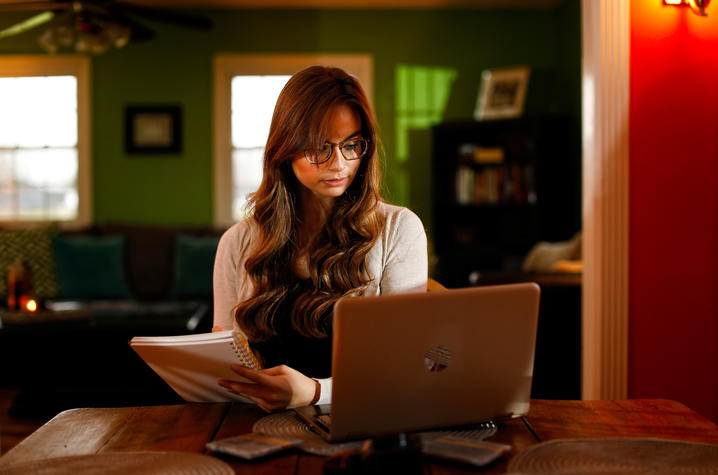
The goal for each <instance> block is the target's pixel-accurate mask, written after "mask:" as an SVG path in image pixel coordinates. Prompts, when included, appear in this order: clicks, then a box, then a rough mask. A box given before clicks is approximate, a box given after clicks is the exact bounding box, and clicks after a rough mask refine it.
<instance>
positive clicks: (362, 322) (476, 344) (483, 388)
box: [295, 283, 540, 441]
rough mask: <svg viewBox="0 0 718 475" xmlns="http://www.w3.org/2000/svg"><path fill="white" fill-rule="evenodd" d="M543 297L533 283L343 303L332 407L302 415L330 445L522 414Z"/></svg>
mask: <svg viewBox="0 0 718 475" xmlns="http://www.w3.org/2000/svg"><path fill="white" fill-rule="evenodd" d="M539 294H540V291H539V287H538V285H536V284H534V283H525V284H508V285H495V286H486V287H472V288H465V289H450V290H443V291H436V292H422V293H412V294H397V295H385V296H377V297H362V298H343V299H341V300H339V301H338V302H337V303H336V305H335V307H334V351H333V357H332V377H333V385H332V404H331V407H329V406H309V407H304V408H299V409H296V410H295V411H296V413H297V414H298V415H299V416H300V417H301V418H302V419H303V420H304V421H305V422H306V423H308V424H310V425H311V427H312V428H313V429H314V430H315V431H316V432H318V433H319V434H320V435H322V437H324V438H325V439H326V440H329V441H339V440H346V439H354V438H363V437H368V436H375V435H381V434H386V433H392V432H400V431H401V432H404V431H415V430H424V429H430V428H440V427H449V426H458V425H466V424H472V423H478V422H484V421H487V420H490V419H496V418H500V417H506V416H519V415H524V414H526V413H527V412H528V409H529V399H530V394H531V378H532V375H533V362H534V347H535V344H536V325H537V321H538V309H539Z"/></svg>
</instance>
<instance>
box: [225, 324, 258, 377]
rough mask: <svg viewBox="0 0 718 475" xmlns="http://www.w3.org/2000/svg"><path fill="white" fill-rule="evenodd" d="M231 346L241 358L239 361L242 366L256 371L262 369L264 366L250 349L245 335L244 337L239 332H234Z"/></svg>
mask: <svg viewBox="0 0 718 475" xmlns="http://www.w3.org/2000/svg"><path fill="white" fill-rule="evenodd" d="M231 344H232V347H233V348H234V352H235V353H236V354H237V356H238V357H239V361H240V363H241V365H242V366H244V367H246V368H251V369H256V370H260V369H262V365H261V364H259V361H258V360H257V357H256V356H255V355H254V352H253V351H252V349H251V348H250V347H249V342H248V341H247V339H246V338H245V337H244V335H242V334H241V333H240V332H238V331H234V332H232V343H231Z"/></svg>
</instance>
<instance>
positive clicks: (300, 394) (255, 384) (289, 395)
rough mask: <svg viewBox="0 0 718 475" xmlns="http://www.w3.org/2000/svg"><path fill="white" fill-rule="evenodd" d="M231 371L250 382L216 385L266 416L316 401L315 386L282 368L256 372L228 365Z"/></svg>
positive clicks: (313, 382)
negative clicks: (261, 410) (253, 403)
mask: <svg viewBox="0 0 718 475" xmlns="http://www.w3.org/2000/svg"><path fill="white" fill-rule="evenodd" d="M232 371H234V372H235V373H237V374H238V375H240V376H242V377H244V378H246V379H248V380H249V381H251V382H249V383H247V382H245V383H242V382H239V381H230V380H225V379H222V380H219V381H218V383H219V385H220V386H222V387H223V388H225V389H227V390H228V391H230V392H233V393H235V394H238V395H240V396H244V397H246V398H248V399H250V400H251V401H253V402H255V403H256V404H257V405H258V406H259V407H261V408H262V409H264V410H265V411H267V412H272V411H278V410H282V409H291V408H294V407H301V406H308V405H310V404H313V403H314V402H316V400H317V399H319V392H320V391H321V389H320V385H319V383H318V382H317V381H316V380H314V379H312V378H309V377H307V376H304V375H303V374H302V373H300V372H299V371H297V370H295V369H292V368H290V367H289V366H286V365H280V366H275V367H273V368H268V369H263V370H259V371H257V370H253V369H249V368H245V367H243V366H240V365H232Z"/></svg>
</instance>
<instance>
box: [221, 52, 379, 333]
mask: <svg viewBox="0 0 718 475" xmlns="http://www.w3.org/2000/svg"><path fill="white" fill-rule="evenodd" d="M339 104H346V105H348V106H349V107H350V108H351V109H352V110H353V111H354V112H355V113H356V114H357V115H358V116H359V118H360V120H361V124H362V127H361V134H362V137H364V138H365V139H367V140H368V150H367V153H366V155H365V156H364V157H363V158H361V163H360V165H359V170H358V171H357V174H356V176H355V178H354V180H353V182H352V183H351V185H350V186H349V188H348V189H347V190H346V192H344V194H342V195H341V196H340V197H338V198H337V199H335V200H334V205H333V209H332V210H330V212H329V215H328V218H327V222H326V225H325V226H324V228H323V230H322V231H321V232H320V233H319V235H318V236H317V237H316V238H315V240H314V241H313V242H312V244H311V246H310V253H309V278H310V279H311V284H312V285H311V286H305V287H303V291H302V293H301V294H300V295H299V297H298V298H297V300H296V301H295V302H294V304H293V305H292V313H291V321H292V326H293V327H294V328H295V329H296V330H297V331H298V332H299V333H301V334H303V335H305V336H310V337H316V338H320V337H324V336H326V335H327V333H326V330H325V329H324V328H323V325H321V324H322V318H323V316H324V315H325V314H326V313H327V312H328V311H330V310H331V309H332V307H333V305H334V303H335V302H336V301H337V300H338V299H339V298H340V297H342V296H344V295H353V294H361V293H362V292H363V291H364V289H366V287H367V285H368V284H369V279H368V277H367V275H366V263H365V260H366V255H367V253H368V252H369V250H370V249H371V247H372V245H373V244H374V243H375V242H376V240H377V239H378V237H379V234H380V233H381V231H382V229H383V228H384V220H383V218H382V217H381V216H380V215H379V213H378V211H377V204H378V202H379V201H380V199H381V195H380V192H379V179H380V173H379V164H378V157H377V156H376V155H377V154H376V146H377V137H376V126H375V121H374V118H373V115H372V112H371V108H370V106H369V101H368V100H367V97H366V94H365V93H364V90H363V89H362V87H361V85H360V84H359V82H358V81H357V80H356V79H355V78H354V77H352V76H350V75H349V74H347V73H346V72H344V71H343V70H341V69H339V68H330V67H323V66H312V67H309V68H307V69H304V70H302V71H300V72H298V73H296V74H295V75H294V76H292V77H291V78H290V79H289V81H288V82H287V84H286V85H285V86H284V89H282V92H281V93H280V95H279V99H278V100H277V105H276V107H275V109H274V115H273V116H272V123H271V126H270V129H269V137H268V139H267V145H266V148H265V151H264V176H263V178H262V183H261V185H260V186H259V189H258V190H257V191H256V192H255V193H253V194H252V196H251V197H250V200H249V206H250V210H251V213H250V218H249V219H250V220H252V221H253V223H250V224H252V225H256V227H257V229H258V242H256V243H253V248H252V251H251V254H250V255H249V256H248V258H247V261H246V263H245V269H246V271H247V274H248V275H249V277H250V278H251V279H252V283H253V284H254V295H253V296H252V297H251V298H249V299H247V300H245V301H244V302H241V303H240V304H239V305H237V307H236V308H235V318H236V319H237V322H238V323H239V325H240V327H241V328H242V329H243V330H244V331H245V332H246V333H247V335H248V336H249V337H250V339H252V340H255V341H262V340H266V339H268V338H270V337H271V336H272V335H273V334H275V325H274V319H275V315H276V313H277V309H278V308H280V306H281V305H282V303H283V302H284V301H285V299H287V297H288V295H289V293H290V290H291V289H292V288H293V286H294V285H295V284H296V281H297V277H296V276H294V275H293V272H292V271H291V270H289V269H291V268H292V264H293V263H294V261H295V258H296V257H297V252H298V249H297V248H296V245H297V232H298V229H299V225H300V223H301V216H300V214H301V213H300V212H299V211H300V209H301V203H300V190H301V186H303V185H301V184H300V183H299V181H298V180H297V178H296V177H295V175H294V172H293V170H292V165H291V163H292V159H293V158H294V157H296V156H297V155H299V154H302V153H303V152H304V150H318V147H319V146H320V145H322V144H323V143H324V141H325V140H326V131H327V128H328V117H329V112H330V111H331V110H332V108H333V107H335V106H337V105H339Z"/></svg>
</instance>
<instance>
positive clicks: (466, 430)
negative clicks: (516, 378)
mask: <svg viewBox="0 0 718 475" xmlns="http://www.w3.org/2000/svg"><path fill="white" fill-rule="evenodd" d="M496 430H497V427H496V424H494V423H493V422H487V423H484V424H475V425H473V426H470V427H469V426H465V427H459V428H454V429H444V430H434V431H426V432H419V433H418V434H419V435H420V436H421V438H422V440H423V439H425V438H429V439H432V438H433V439H435V438H438V437H452V438H454V439H463V440H468V441H473V442H476V441H480V440H484V439H486V438H488V437H491V436H493V435H494V434H496ZM252 432H254V433H255V434H264V435H273V436H281V437H289V438H293V439H301V440H303V441H304V442H303V443H302V445H301V446H299V450H302V451H304V452H307V453H310V454H313V455H322V456H331V455H336V454H338V453H341V452H344V451H346V450H351V449H358V448H360V447H361V446H362V444H363V441H361V440H360V441H350V442H332V443H329V442H327V441H325V440H324V439H323V438H322V437H321V436H319V435H318V434H316V433H315V432H313V431H312V430H311V429H310V428H309V426H308V425H307V424H305V423H304V421H302V420H301V419H300V418H299V417H298V416H297V415H296V414H295V413H294V411H284V412H279V413H276V414H270V415H268V416H264V417H263V418H261V419H259V420H258V421H257V422H255V423H254V426H253V427H252Z"/></svg>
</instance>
